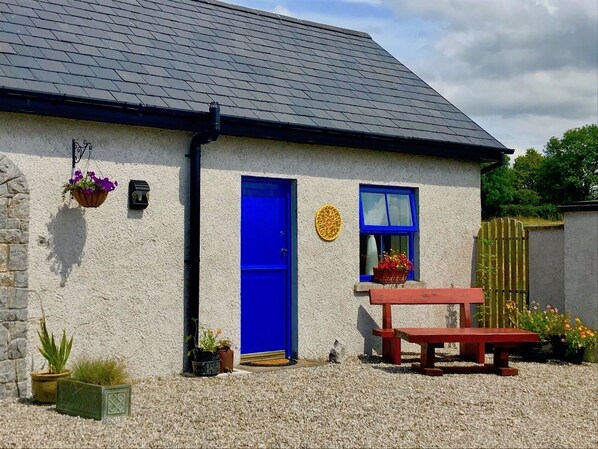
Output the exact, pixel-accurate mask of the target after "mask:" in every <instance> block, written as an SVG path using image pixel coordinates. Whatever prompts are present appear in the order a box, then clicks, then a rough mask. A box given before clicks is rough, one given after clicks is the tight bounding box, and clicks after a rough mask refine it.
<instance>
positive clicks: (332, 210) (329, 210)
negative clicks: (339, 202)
mask: <svg viewBox="0 0 598 449" xmlns="http://www.w3.org/2000/svg"><path fill="white" fill-rule="evenodd" d="M342 225H343V219H342V218H341V213H340V212H339V211H338V209H337V208H336V207H334V206H333V205H332V204H324V205H323V206H322V207H320V208H319V209H318V211H317V212H316V232H317V233H318V235H319V236H320V238H321V239H322V240H326V241H327V242H331V241H332V240H334V239H336V238H337V237H338V235H339V234H340V232H341V226H342Z"/></svg>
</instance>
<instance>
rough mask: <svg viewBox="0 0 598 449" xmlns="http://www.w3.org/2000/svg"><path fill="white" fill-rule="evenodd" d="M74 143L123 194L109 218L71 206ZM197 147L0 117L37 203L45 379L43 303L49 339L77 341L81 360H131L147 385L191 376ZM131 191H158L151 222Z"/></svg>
mask: <svg viewBox="0 0 598 449" xmlns="http://www.w3.org/2000/svg"><path fill="white" fill-rule="evenodd" d="M73 138H74V139H76V140H77V141H78V142H82V141H83V139H86V140H88V141H90V142H92V144H93V157H94V159H95V161H96V162H97V163H96V164H95V165H93V163H92V165H91V167H90V169H94V168H95V169H96V171H98V170H97V168H98V166H99V168H101V172H102V174H103V175H104V176H108V177H109V178H110V179H116V180H117V181H118V182H119V187H118V188H117V189H116V190H115V191H113V192H111V193H110V194H109V195H108V199H107V200H106V202H105V203H104V204H103V205H102V206H101V207H99V208H98V209H83V208H79V207H76V203H75V202H74V200H73V201H71V202H70V203H69V202H67V203H65V202H63V200H62V198H61V191H62V187H61V186H62V184H63V183H65V182H66V181H67V180H68V179H69V177H70V172H71V139H73ZM190 139H191V135H188V134H185V133H180V132H170V131H163V130H155V129H148V128H140V127H130V126H117V125H108V124H103V123H93V122H83V121H75V120H60V119H53V118H44V117H38V116H31V115H22V114H9V113H0V153H4V154H6V155H7V156H8V157H9V158H10V159H11V160H12V162H13V163H14V164H15V165H17V166H18V167H19V169H20V170H21V171H22V172H23V174H24V175H25V176H26V177H27V181H28V182H29V187H30V191H31V196H30V201H31V202H30V209H31V211H30V239H29V241H30V243H29V289H30V294H29V320H30V328H29V332H28V340H29V345H28V347H29V351H30V353H31V356H32V357H33V366H34V369H40V368H41V366H42V361H43V359H42V358H41V356H40V355H39V354H38V352H37V350H36V348H37V347H38V346H39V342H38V338H37V334H36V331H37V319H38V318H39V317H40V313H41V311H40V298H41V300H42V301H43V306H44V309H45V313H46V316H47V318H48V326H49V328H50V329H51V330H53V331H54V332H55V333H57V334H59V333H60V331H61V329H62V328H65V329H66V330H67V333H68V334H69V335H70V334H73V333H74V336H75V337H74V343H73V351H72V358H76V357H77V356H80V355H82V354H90V355H116V356H120V357H124V358H125V359H126V360H127V361H128V362H129V366H130V368H131V370H132V373H133V375H134V376H135V377H144V376H149V375H157V374H165V373H175V372H180V371H181V367H182V360H183V343H182V342H183V268H184V266H183V250H184V205H185V203H186V202H187V191H188V189H187V188H186V186H187V179H188V161H187V159H186V158H185V157H184V155H185V153H187V152H188V148H189V141H190ZM78 167H81V168H85V162H84V161H81V163H80V164H79V165H78ZM130 179H142V180H146V181H147V182H148V183H149V185H150V187H151V194H150V204H149V207H148V208H147V209H146V210H145V211H130V210H128V207H127V190H128V182H129V180H130ZM72 358H71V360H72Z"/></svg>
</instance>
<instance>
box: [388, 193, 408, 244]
mask: <svg viewBox="0 0 598 449" xmlns="http://www.w3.org/2000/svg"><path fill="white" fill-rule="evenodd" d="M388 212H389V213H390V225H391V226H413V217H411V202H410V201H409V195H398V194H388ZM393 249H395V248H393Z"/></svg>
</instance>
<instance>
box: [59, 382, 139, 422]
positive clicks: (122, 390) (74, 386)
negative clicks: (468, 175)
mask: <svg viewBox="0 0 598 449" xmlns="http://www.w3.org/2000/svg"><path fill="white" fill-rule="evenodd" d="M56 411H58V412H60V413H65V414H67V415H74V416H81V417H83V418H92V419H97V420H103V419H106V418H115V417H118V416H128V415H130V414H131V385H128V384H125V385H110V386H103V385H93V384H88V383H83V382H78V381H75V380H70V379H61V380H60V381H59V382H58V390H57V394H56Z"/></svg>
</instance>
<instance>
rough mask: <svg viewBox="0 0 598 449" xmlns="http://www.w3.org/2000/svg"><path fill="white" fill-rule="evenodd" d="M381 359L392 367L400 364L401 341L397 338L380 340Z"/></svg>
mask: <svg viewBox="0 0 598 449" xmlns="http://www.w3.org/2000/svg"><path fill="white" fill-rule="evenodd" d="M382 358H383V359H384V360H386V361H387V362H389V363H392V364H394V365H400V364H401V339H400V338H397V337H391V338H383V339H382Z"/></svg>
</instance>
